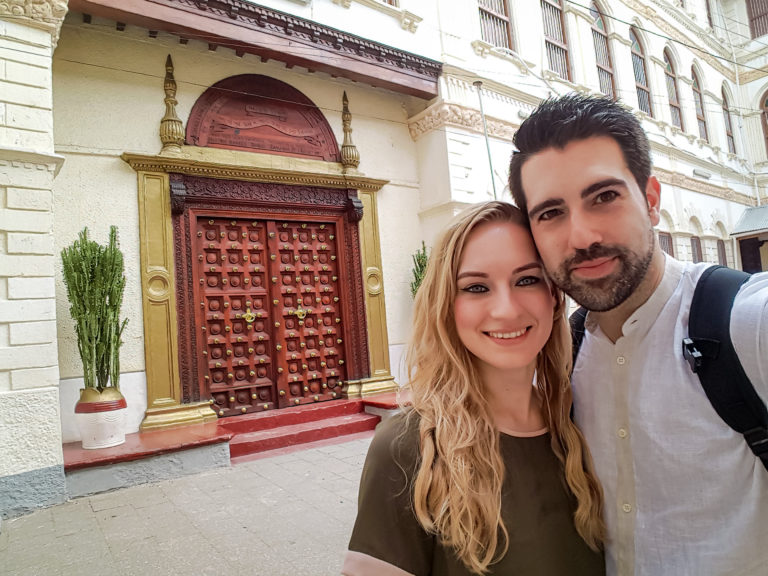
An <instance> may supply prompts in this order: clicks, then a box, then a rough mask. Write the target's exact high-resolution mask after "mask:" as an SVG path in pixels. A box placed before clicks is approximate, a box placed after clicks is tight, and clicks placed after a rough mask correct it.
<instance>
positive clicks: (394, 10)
mask: <svg viewBox="0 0 768 576" xmlns="http://www.w3.org/2000/svg"><path fill="white" fill-rule="evenodd" d="M332 1H333V3H334V4H338V5H339V6H341V7H342V8H350V7H351V6H352V0H332ZM354 1H355V2H357V3H358V4H363V5H364V6H368V7H369V8H373V9H374V10H376V11H377V12H381V13H382V14H386V15H388V16H392V17H393V18H395V19H397V20H399V21H400V27H401V28H402V29H403V30H407V31H408V32H416V29H417V28H418V27H419V22H421V21H422V20H423V18H422V17H421V16H417V15H416V14H414V13H413V12H409V11H408V10H403V9H402V8H399V7H397V6H392V5H391V4H385V3H384V2H382V1H381V0H354Z"/></svg>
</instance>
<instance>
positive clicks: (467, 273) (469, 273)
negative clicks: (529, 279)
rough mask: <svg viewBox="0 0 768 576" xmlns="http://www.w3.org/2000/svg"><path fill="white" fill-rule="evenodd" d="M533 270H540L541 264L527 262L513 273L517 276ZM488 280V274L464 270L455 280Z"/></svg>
mask: <svg viewBox="0 0 768 576" xmlns="http://www.w3.org/2000/svg"><path fill="white" fill-rule="evenodd" d="M534 268H538V269H539V270H541V269H542V266H541V262H538V261H536V262H529V263H528V264H523V265H522V266H519V267H518V268H515V270H514V273H515V274H518V273H520V272H524V271H526V270H532V269H534ZM468 277H469V278H488V274H487V273H486V272H475V271H474V270H465V271H464V272H459V274H458V276H456V280H461V279H462V278H468Z"/></svg>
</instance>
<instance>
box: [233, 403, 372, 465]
mask: <svg viewBox="0 0 768 576" xmlns="http://www.w3.org/2000/svg"><path fill="white" fill-rule="evenodd" d="M316 406H317V405H314V404H313V405H312V407H316ZM285 411H286V410H283V412H285ZM380 420H381V418H380V417H379V416H375V415H373V414H367V413H365V412H357V413H353V414H345V415H343V416H335V417H331V418H325V417H324V418H323V419H322V420H310V421H305V422H299V423H295V424H289V425H287V426H282V425H281V426H280V427H277V428H274V427H273V428H266V429H261V430H258V431H256V432H247V433H240V434H237V435H236V436H235V437H234V438H232V440H231V441H230V442H229V457H230V458H237V457H239V456H245V455H247V454H256V453H258V452H264V451H266V450H275V449H277V448H284V447H286V446H294V445H296V444H303V443H305V442H313V441H315V440H325V439H328V438H335V437H337V436H344V435H346V434H354V433H356V432H364V431H366V430H373V429H374V428H375V427H376V424H378V423H379V421H380Z"/></svg>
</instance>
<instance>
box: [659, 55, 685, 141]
mask: <svg viewBox="0 0 768 576" xmlns="http://www.w3.org/2000/svg"><path fill="white" fill-rule="evenodd" d="M664 75H665V76H666V79H667V95H668V96H669V111H670V112H671V113H672V124H674V125H675V126H677V127H678V128H680V130H682V129H683V116H682V114H681V112H680V94H679V92H678V91H677V72H675V67H674V65H673V64H672V58H671V57H670V55H669V52H668V51H667V50H664Z"/></svg>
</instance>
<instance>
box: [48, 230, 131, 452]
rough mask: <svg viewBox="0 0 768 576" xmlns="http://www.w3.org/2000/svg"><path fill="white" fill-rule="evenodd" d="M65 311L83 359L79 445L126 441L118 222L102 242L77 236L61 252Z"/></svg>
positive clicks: (83, 233) (122, 282)
mask: <svg viewBox="0 0 768 576" xmlns="http://www.w3.org/2000/svg"><path fill="white" fill-rule="evenodd" d="M61 260H62V265H63V267H62V268H63V273H64V284H65V285H66V287H67V298H68V299H69V304H70V307H69V312H70V314H71V316H72V319H73V320H74V321H75V334H76V335H77V347H78V351H79V353H80V360H81V362H82V364H83V381H84V387H83V388H82V389H81V390H80V399H79V400H78V402H77V404H76V405H75V418H76V420H77V424H78V428H79V429H80V435H81V439H82V445H83V448H107V447H109V446H117V445H118V444H122V443H123V442H125V413H126V410H127V404H126V401H125V397H123V395H122V394H121V393H120V346H121V345H122V334H123V330H124V329H125V325H126V324H127V323H128V320H127V319H124V320H123V321H122V322H121V321H120V307H121V305H122V303H123V291H124V289H125V275H124V264H123V253H122V252H121V251H120V248H119V246H118V241H117V227H115V226H112V227H110V230H109V243H108V244H107V245H106V246H102V245H100V244H99V243H98V242H95V241H94V240H91V239H89V238H88V228H84V229H83V230H82V231H81V232H80V234H79V236H78V239H77V240H75V241H74V242H73V243H72V244H71V245H70V246H69V247H67V248H64V250H62V251H61Z"/></svg>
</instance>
